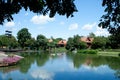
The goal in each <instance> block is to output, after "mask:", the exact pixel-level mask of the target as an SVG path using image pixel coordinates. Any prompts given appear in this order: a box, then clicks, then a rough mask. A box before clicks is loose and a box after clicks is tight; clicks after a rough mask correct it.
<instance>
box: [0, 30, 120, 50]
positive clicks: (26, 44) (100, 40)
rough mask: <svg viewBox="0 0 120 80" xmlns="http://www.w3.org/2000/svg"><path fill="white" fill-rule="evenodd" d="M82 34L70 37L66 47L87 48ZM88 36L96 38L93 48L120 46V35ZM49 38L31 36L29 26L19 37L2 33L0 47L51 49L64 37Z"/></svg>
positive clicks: (115, 47) (68, 48)
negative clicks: (82, 39)
mask: <svg viewBox="0 0 120 80" xmlns="http://www.w3.org/2000/svg"><path fill="white" fill-rule="evenodd" d="M81 37H82V36H79V35H74V36H73V37H69V38H68V41H67V45H66V46H65V48H66V49H67V50H69V51H73V50H75V49H77V50H79V49H87V44H86V43H85V42H83V41H80V38H81ZM88 37H92V38H94V40H93V42H92V46H91V48H92V49H117V48H120V40H119V39H120V38H119V37H118V36H114V35H110V36H108V37H104V36H96V35H95V34H93V33H90V34H89V36H88ZM51 40H52V41H50V42H49V39H48V38H46V37H45V36H44V35H42V34H39V35H38V36H37V37H36V39H35V38H32V37H31V33H30V32H29V31H28V29H27V28H23V29H21V30H19V31H18V33H17V39H16V38H15V37H14V36H11V37H8V36H6V35H0V48H9V49H15V48H17V49H18V48H20V49H30V50H51V49H53V48H56V47H58V46H57V43H58V41H60V40H63V39H62V38H56V39H54V38H53V37H51Z"/></svg>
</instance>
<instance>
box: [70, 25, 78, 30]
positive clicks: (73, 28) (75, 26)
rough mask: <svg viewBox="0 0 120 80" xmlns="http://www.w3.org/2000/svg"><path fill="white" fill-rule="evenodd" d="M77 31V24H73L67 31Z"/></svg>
mask: <svg viewBox="0 0 120 80" xmlns="http://www.w3.org/2000/svg"><path fill="white" fill-rule="evenodd" d="M76 29H78V24H77V23H73V24H71V25H70V26H69V30H76Z"/></svg>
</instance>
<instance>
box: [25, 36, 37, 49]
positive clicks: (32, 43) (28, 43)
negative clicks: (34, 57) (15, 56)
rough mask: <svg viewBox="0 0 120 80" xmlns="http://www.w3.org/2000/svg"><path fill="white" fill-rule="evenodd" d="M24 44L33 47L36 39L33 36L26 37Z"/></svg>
mask: <svg viewBox="0 0 120 80" xmlns="http://www.w3.org/2000/svg"><path fill="white" fill-rule="evenodd" d="M25 45H26V46H28V47H29V48H30V49H35V47H36V40H35V39H34V38H31V39H28V40H27V41H26V42H25Z"/></svg>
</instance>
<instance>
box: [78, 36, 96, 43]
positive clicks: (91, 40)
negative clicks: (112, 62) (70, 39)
mask: <svg viewBox="0 0 120 80" xmlns="http://www.w3.org/2000/svg"><path fill="white" fill-rule="evenodd" d="M80 40H81V41H83V42H86V43H92V42H93V40H94V38H91V37H81V38H80Z"/></svg>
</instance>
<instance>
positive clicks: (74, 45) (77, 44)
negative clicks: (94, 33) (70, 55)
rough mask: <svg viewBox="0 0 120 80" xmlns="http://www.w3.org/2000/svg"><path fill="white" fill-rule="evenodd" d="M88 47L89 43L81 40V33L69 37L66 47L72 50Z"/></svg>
mask: <svg viewBox="0 0 120 80" xmlns="http://www.w3.org/2000/svg"><path fill="white" fill-rule="evenodd" d="M86 48H87V44H86V43H84V42H82V41H80V36H79V35H75V36H74V37H73V38H69V39H68V42H67V45H66V49H67V50H70V51H73V50H75V49H86Z"/></svg>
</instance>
